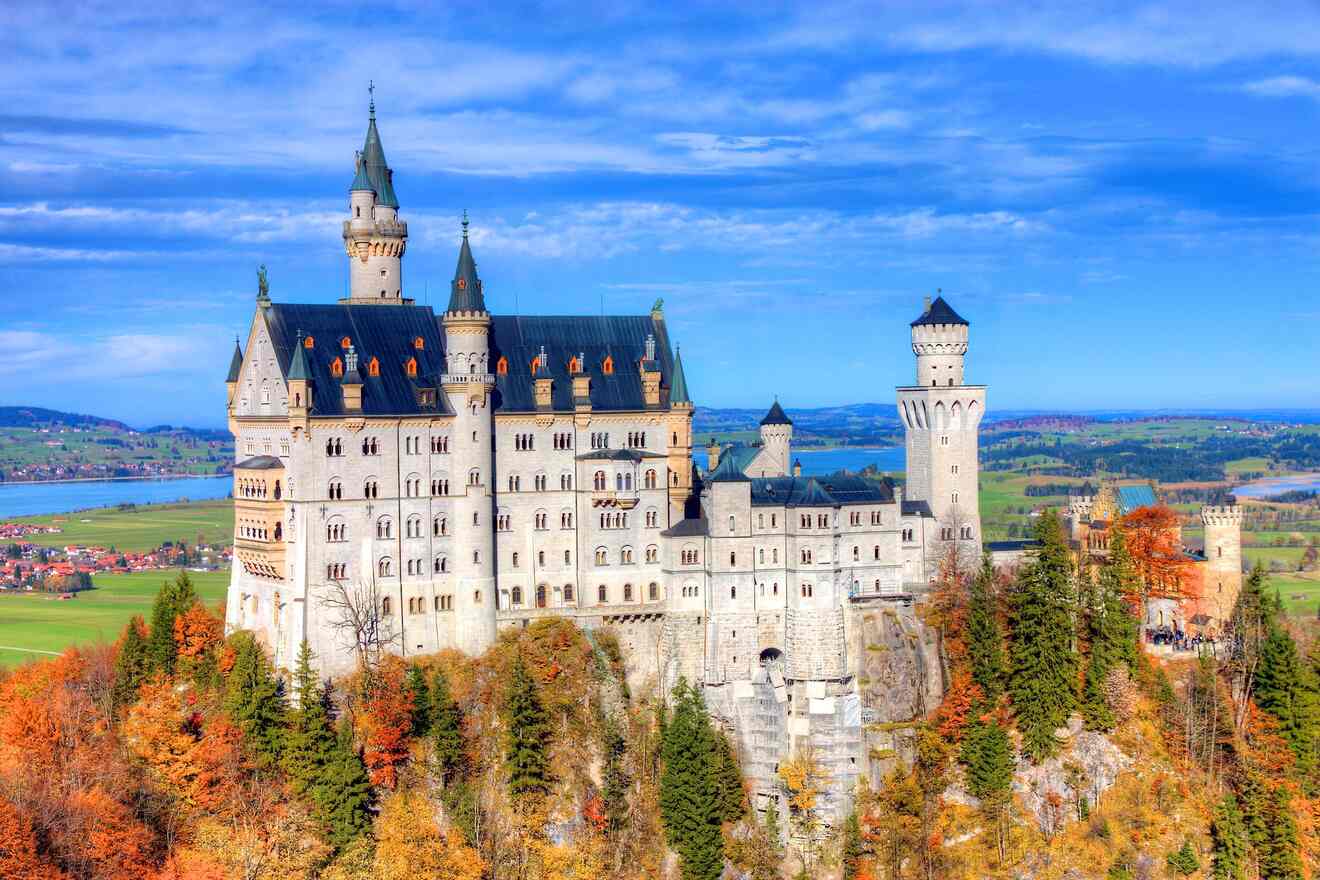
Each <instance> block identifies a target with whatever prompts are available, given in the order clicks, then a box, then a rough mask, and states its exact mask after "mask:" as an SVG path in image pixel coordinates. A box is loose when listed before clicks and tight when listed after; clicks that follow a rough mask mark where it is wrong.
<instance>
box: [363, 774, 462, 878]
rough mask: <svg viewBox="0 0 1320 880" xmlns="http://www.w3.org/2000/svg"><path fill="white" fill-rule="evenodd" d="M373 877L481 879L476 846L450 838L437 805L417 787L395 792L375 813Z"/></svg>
mask: <svg viewBox="0 0 1320 880" xmlns="http://www.w3.org/2000/svg"><path fill="white" fill-rule="evenodd" d="M374 867H375V870H374V872H373V874H372V876H373V878H374V880H417V878H420V877H425V878H428V880H481V875H482V871H483V870H484V868H485V865H484V863H483V862H482V859H481V856H479V855H478V854H477V852H476V850H474V849H472V848H471V847H469V846H467V845H466V844H463V843H461V842H459V841H458V840H457V839H447V838H446V837H445V834H444V832H442V831H441V830H440V826H439V824H438V823H437V822H436V818H435V806H434V805H433V804H432V803H431V802H430V801H429V800H428V799H427V798H426V797H425V796H423V795H422V794H420V793H418V792H416V791H407V790H399V791H395V792H393V793H392V794H391V795H390V796H389V797H387V798H386V799H385V802H384V803H382V804H381V808H380V815H379V816H377V817H376V859H375V864H374Z"/></svg>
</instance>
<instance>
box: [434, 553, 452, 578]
mask: <svg viewBox="0 0 1320 880" xmlns="http://www.w3.org/2000/svg"><path fill="white" fill-rule="evenodd" d="M431 570H432V571H433V572H435V573H436V574H444V573H445V572H447V571H449V560H448V559H446V558H445V557H443V556H437V557H436V558H435V561H434V562H432V563H431Z"/></svg>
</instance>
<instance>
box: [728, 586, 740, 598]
mask: <svg viewBox="0 0 1320 880" xmlns="http://www.w3.org/2000/svg"><path fill="white" fill-rule="evenodd" d="M729 598H730V599H737V598H738V588H737V587H736V586H731V587H729Z"/></svg>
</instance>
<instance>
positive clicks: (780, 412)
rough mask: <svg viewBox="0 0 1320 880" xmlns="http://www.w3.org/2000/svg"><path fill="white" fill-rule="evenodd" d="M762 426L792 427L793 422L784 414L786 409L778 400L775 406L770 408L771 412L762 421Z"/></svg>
mask: <svg viewBox="0 0 1320 880" xmlns="http://www.w3.org/2000/svg"><path fill="white" fill-rule="evenodd" d="M761 424H763V425H791V424H793V420H792V419H790V418H789V417H788V415H787V414H786V413H785V412H784V408H783V407H782V406H780V405H779V401H777V400H776V401H775V402H774V405H773V406H771V407H770V412H768V413H766V414H765V418H763V419H761Z"/></svg>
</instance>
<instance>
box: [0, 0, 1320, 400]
mask: <svg viewBox="0 0 1320 880" xmlns="http://www.w3.org/2000/svg"><path fill="white" fill-rule="evenodd" d="M16 6H17V5H16V4H10V5H9V6H7V7H6V9H5V11H3V12H0V24H3V25H4V27H3V28H0V32H2V33H3V36H0V48H2V49H3V50H4V53H3V54H4V56H5V58H6V63H5V64H4V65H3V66H2V67H0V98H2V99H3V100H0V108H3V109H0V290H3V293H0V357H2V358H3V360H4V361H5V363H6V366H7V374H8V381H7V382H5V383H4V385H3V387H2V388H0V403H4V404H16V403H26V404H39V405H46V406H53V407H58V408H63V409H73V410H79V411H88V412H94V413H97V414H102V415H108V416H115V417H120V418H124V419H126V420H128V421H130V422H134V423H138V424H145V423H152V422H159V421H170V422H174V423H189V424H198V425H204V424H209V425H215V424H219V423H221V422H222V421H223V404H224V389H223V384H222V380H223V375H224V372H225V368H226V366H227V363H228V352H229V350H230V347H231V346H232V340H233V336H234V334H235V333H236V332H245V330H246V327H247V324H248V321H249V319H250V316H251V311H252V299H253V295H254V293H255V286H256V285H255V267H256V266H257V264H258V263H265V264H266V265H267V266H268V267H269V272H270V279H271V287H272V295H273V297H274V298H276V299H277V300H288V301H302V302H317V301H331V300H333V299H335V298H336V297H338V296H340V295H342V291H343V288H344V283H345V278H346V274H347V273H346V258H345V256H344V253H343V246H342V243H341V241H340V238H339V223H340V221H341V219H342V218H343V217H344V216H345V212H346V204H347V189H348V185H349V182H350V180H351V178H352V163H353V151H354V150H355V149H357V148H358V147H360V146H361V142H362V136H363V133H364V130H365V124H366V99H367V93H366V86H367V82H368V81H369V80H372V79H374V80H375V83H376V87H377V88H376V100H377V105H378V111H379V119H380V129H381V136H382V140H383V142H384V146H385V150H386V155H387V156H388V158H389V160H390V164H391V165H392V166H393V167H394V170H395V188H396V190H397V192H398V195H399V199H400V202H401V203H402V210H401V213H402V216H403V217H404V218H405V219H407V220H408V221H409V228H410V233H411V239H410V241H409V247H408V253H407V256H406V258H405V262H404V285H405V288H406V291H405V292H406V294H408V295H412V296H415V297H416V298H417V299H418V301H419V302H420V301H425V300H426V299H427V297H428V295H429V297H430V300H431V302H432V303H435V304H439V305H442V304H443V302H444V299H443V292H444V291H445V290H446V289H447V282H448V279H449V278H450V277H451V276H452V273H453V265H454V260H455V256H456V249H457V238H458V216H459V214H460V213H461V211H462V210H463V209H464V208H466V209H468V211H469V212H470V213H471V216H472V222H473V227H472V228H473V245H474V251H475V253H476V256H477V259H478V261H479V263H480V268H481V272H482V276H483V278H484V280H485V285H486V291H487V300H488V302H489V303H490V304H491V307H492V309H493V310H496V311H500V312H509V311H513V310H514V309H515V308H516V309H518V310H519V311H523V312H530V313H584V312H585V313H590V312H597V311H599V310H600V309H601V308H602V306H603V307H604V308H605V309H606V310H607V311H609V312H633V313H637V312H644V311H646V310H647V309H648V308H649V306H650V304H651V302H652V301H653V300H654V299H655V298H656V297H658V296H659V297H663V298H664V300H665V304H666V305H665V311H666V315H667V318H668V321H669V323H670V326H671V333H672V335H673V336H674V338H676V339H677V340H678V341H679V342H680V343H681V344H682V348H683V353H684V361H685V364H686V365H687V366H688V377H689V384H690V386H691V388H692V390H693V393H694V396H695V397H696V398H697V401H698V403H699V404H703V403H704V404H707V405H712V406H761V405H764V404H766V403H767V402H768V401H769V400H770V398H771V397H772V396H773V395H774V394H778V395H779V397H780V399H781V400H783V401H784V402H785V404H787V405H789V406H814V405H826V404H838V403H849V402H861V401H885V402H888V401H892V400H893V387H894V386H895V385H896V384H905V383H906V382H907V381H909V377H910V375H911V372H912V355H911V352H910V349H909V348H908V338H907V332H908V331H907V324H908V322H909V321H910V320H912V319H913V318H914V317H915V316H916V315H917V313H918V312H919V311H920V301H921V298H922V296H923V295H926V294H930V293H933V292H934V291H935V290H936V289H937V288H942V289H943V290H944V292H945V294H946V296H947V298H948V299H949V300H950V301H951V302H952V303H953V304H954V306H955V307H956V308H957V309H958V310H959V311H960V312H962V314H963V315H964V316H965V317H967V318H968V319H969V320H970V321H971V322H972V346H973V348H972V354H971V356H970V362H969V373H968V376H969V381H977V382H985V383H988V384H989V385H990V386H991V387H990V399H989V402H990V405H991V407H992V408H994V407H999V408H1014V409H1017V408H1064V409H1091V408H1128V407H1131V408H1150V407H1205V406H1212V407H1266V406H1268V407H1316V406H1320V381H1317V372H1318V370H1317V368H1318V367H1320V354H1317V336H1318V335H1320V334H1317V332H1316V330H1317V328H1318V327H1320V285H1318V284H1317V282H1318V281H1320V150H1318V149H1317V139H1318V138H1320V126H1318V125H1317V122H1320V6H1317V4H1316V3H1314V2H1292V3H1289V2H1280V3H1271V4H1267V5H1266V6H1263V7H1257V8H1256V9H1255V10H1254V11H1252V12H1247V11H1246V9H1247V7H1244V6H1243V5H1242V4H1240V3H1235V4H1227V3H1225V4H1214V3H1205V2H1196V3H1185V4H1179V3H1148V4H1138V5H1131V6H1124V5H1122V4H1113V3H1104V4H1087V3H1070V4H1014V5H1010V4H1008V3H1000V2H995V3H989V2H987V3H972V4H945V3H936V2H921V3H911V4H905V3H892V4H885V5H883V6H880V7H878V8H877V7H876V5H875V4H856V5H850V4H833V3H811V4H802V5H789V4H784V5H779V4H768V3H765V2H757V3H748V4H745V5H743V6H741V7H739V6H735V5H729V4H695V5H692V6H690V7H688V6H686V5H685V4H682V3H673V4H641V3H639V4H635V5H633V4H629V3H626V2H611V3H605V4H599V5H596V4H592V3H583V2H575V3H549V4H544V5H542V6H539V7H536V8H535V9H533V8H531V7H528V6H524V5H521V4H520V5H519V6H518V7H514V6H509V7H507V8H503V7H502V6H501V4H498V3H495V4H491V3H455V4H449V5H446V6H444V7H443V8H433V6H432V4H426V3H421V4H416V5H407V4H405V5H398V6H393V5H390V4H388V3H372V4H368V5H365V6H364V5H362V4H346V5H341V6H334V5H326V6H319V7H318V9H320V10H321V11H319V12H318V13H316V14H308V13H307V12H305V11H303V10H302V9H301V8H300V7H301V4H295V5H289V6H284V5H282V4H279V3H264V4H260V5H248V4H245V3H242V2H225V3H217V4H215V5H214V6H213V7H211V8H207V6H206V4H190V6H192V8H193V9H194V10H195V12H194V14H193V15H192V16H191V17H181V16H177V15H175V16H172V17H164V18H162V17H161V16H160V15H159V13H158V11H157V10H158V9H159V8H160V7H159V5H158V4H150V5H147V4H135V3H133V2H118V3H104V4H94V3H77V4H63V3H61V4H54V3H50V4H27V5H25V6H23V7H22V8H16ZM657 6H660V7H663V9H662V10H658V9H656V8H653V7H657ZM492 7H494V8H492Z"/></svg>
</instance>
